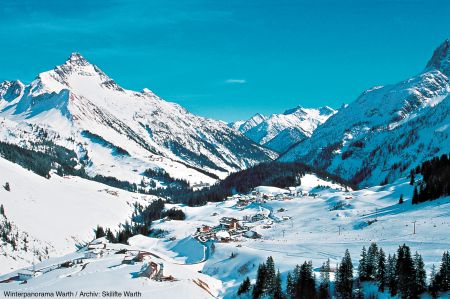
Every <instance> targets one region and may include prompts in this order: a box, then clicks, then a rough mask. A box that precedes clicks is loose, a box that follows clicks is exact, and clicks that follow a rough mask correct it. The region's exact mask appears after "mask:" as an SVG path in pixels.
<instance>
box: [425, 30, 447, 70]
mask: <svg viewBox="0 0 450 299" xmlns="http://www.w3.org/2000/svg"><path fill="white" fill-rule="evenodd" d="M433 68H434V69H438V70H440V71H441V72H442V73H444V74H445V75H447V76H450V40H448V39H446V40H445V41H444V42H443V43H442V44H441V45H440V46H439V47H437V48H436V50H434V53H433V56H432V57H431V59H430V60H429V61H428V63H427V66H426V69H433Z"/></svg>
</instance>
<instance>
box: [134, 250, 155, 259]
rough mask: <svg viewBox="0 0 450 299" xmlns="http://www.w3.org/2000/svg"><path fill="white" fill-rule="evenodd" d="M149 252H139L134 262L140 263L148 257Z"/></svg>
mask: <svg viewBox="0 0 450 299" xmlns="http://www.w3.org/2000/svg"><path fill="white" fill-rule="evenodd" d="M150 256H151V254H150V252H146V251H139V253H138V254H137V255H136V256H135V257H134V261H135V262H142V261H143V260H144V259H145V258H146V257H150Z"/></svg>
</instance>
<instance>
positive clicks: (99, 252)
mask: <svg viewBox="0 0 450 299" xmlns="http://www.w3.org/2000/svg"><path fill="white" fill-rule="evenodd" d="M119 246H120V245H119ZM113 254H124V255H125V256H124V258H123V260H122V262H121V264H128V265H132V264H135V263H143V266H142V268H141V271H140V272H139V277H147V278H150V279H153V280H156V281H165V280H173V279H174V278H173V277H171V276H169V277H165V276H164V275H163V269H164V265H163V263H162V262H161V261H160V258H159V257H158V256H156V255H154V254H152V253H150V252H147V251H142V250H129V249H125V248H118V246H117V244H110V243H108V242H107V241H106V239H105V238H100V239H97V240H94V241H93V242H91V243H89V244H88V245H87V247H86V251H84V252H80V254H79V255H77V256H75V257H73V258H71V259H68V260H65V261H62V262H60V263H58V264H52V265H50V266H46V267H42V268H39V269H35V268H34V266H33V267H32V268H30V269H24V270H21V271H19V272H18V273H17V277H14V279H13V280H19V281H23V282H24V283H26V282H27V281H28V280H30V279H32V278H34V277H37V276H40V275H42V274H44V273H47V272H50V271H53V270H56V269H61V268H69V267H73V266H75V265H79V264H82V265H85V264H86V262H85V260H92V259H99V258H102V257H105V256H108V255H113ZM156 261H159V262H156ZM8 281H9V280H8ZM8 281H5V282H8Z"/></svg>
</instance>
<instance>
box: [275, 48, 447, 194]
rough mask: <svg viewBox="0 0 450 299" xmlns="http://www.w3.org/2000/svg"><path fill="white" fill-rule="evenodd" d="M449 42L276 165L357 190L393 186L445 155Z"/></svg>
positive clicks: (370, 93)
mask: <svg viewBox="0 0 450 299" xmlns="http://www.w3.org/2000/svg"><path fill="white" fill-rule="evenodd" d="M449 44H450V42H449V41H448V40H447V41H445V42H444V43H443V44H442V45H440V46H439V47H438V48H437V49H436V51H435V52H434V54H433V56H432V58H431V59H430V61H429V62H428V64H427V65H426V68H425V70H424V71H423V72H421V73H420V74H418V75H416V76H414V77H412V78H410V79H407V80H404V81H402V82H400V83H397V84H393V85H388V86H377V87H374V88H371V89H369V90H366V91H365V92H363V93H362V94H361V96H359V97H358V98H357V99H356V100H355V101H354V102H352V103H350V104H349V105H348V106H347V107H345V108H343V109H341V110H339V112H338V113H336V114H335V115H333V116H332V117H330V118H329V119H328V121H327V122H325V123H324V124H323V125H322V126H320V127H319V128H318V129H317V130H316V131H314V133H313V134H312V136H311V138H309V139H305V140H304V141H302V142H300V143H299V144H298V145H296V146H295V147H293V148H292V149H290V150H289V151H288V152H286V153H284V154H283V155H282V156H281V157H280V158H279V159H280V161H302V162H303V163H307V164H309V165H312V166H314V167H318V168H321V169H324V170H327V171H328V172H331V173H334V174H336V175H338V176H341V177H342V178H344V179H347V180H350V181H352V182H353V183H355V184H358V185H359V186H360V187H364V186H373V185H377V184H380V183H386V182H393V181H394V180H395V179H397V178H399V177H401V176H402V175H405V174H408V173H409V171H410V170H411V169H413V168H415V167H416V166H418V165H419V164H420V163H421V162H423V161H425V160H428V159H431V158H433V157H435V156H440V155H442V154H445V153H448V152H449V151H450V139H449V132H450V131H449V129H450V128H449V125H448V124H449V123H450V98H449V94H450V85H449V76H450V73H449V67H448V66H449V65H450V54H449V53H450V46H449Z"/></svg>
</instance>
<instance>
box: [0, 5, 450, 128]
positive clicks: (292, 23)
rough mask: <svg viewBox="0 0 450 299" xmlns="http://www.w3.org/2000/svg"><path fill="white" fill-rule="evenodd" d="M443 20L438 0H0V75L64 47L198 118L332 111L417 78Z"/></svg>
mask: <svg viewBox="0 0 450 299" xmlns="http://www.w3.org/2000/svg"><path fill="white" fill-rule="evenodd" d="M449 16H450V1H448V0H442V1H440V0H420V1H419V0H372V1H369V0H354V1H352V0H297V1H294V0H277V1H267V0H240V1H237V0H224V1H216V0H214V1H206V0H183V1H175V0H172V1H162V0H159V1H151V0H110V1H96V0H77V1H71V0H65V1H60V0H41V1H35V0H27V1H20V0H18V1H6V0H0V37H1V46H0V80H5V79H20V80H22V81H24V82H30V81H31V80H32V79H33V78H34V77H35V76H36V75H37V74H38V73H39V72H42V71H44V70H48V69H51V68H52V67H53V66H55V65H57V64H61V63H63V62H64V61H65V60H66V58H67V57H68V56H69V54H70V53H71V52H75V51H76V52H80V53H82V54H83V55H84V56H85V57H86V58H87V59H88V60H89V61H91V62H92V63H94V64H96V65H98V66H99V67H100V68H102V69H103V71H105V72H106V73H107V74H108V75H110V76H111V77H112V78H114V79H115V80H116V81H117V82H118V83H119V84H120V85H122V86H123V87H125V88H129V89H135V90H141V89H142V88H144V87H147V88H149V89H151V90H153V91H154V92H155V93H157V94H158V95H160V96H161V97H163V98H164V99H166V100H170V101H174V102H177V103H180V104H181V105H183V106H184V107H186V108H187V109H189V110H190V111H192V112H194V113H197V114H200V115H203V116H208V117H213V118H218V119H222V120H226V121H232V120H236V119H241V118H247V117H249V116H251V115H253V114H254V113H255V112H261V113H266V114H269V113H275V112H282V111H284V110H285V109H288V108H291V107H294V106H297V105H302V106H305V107H319V106H323V105H329V106H331V107H334V108H337V107H339V106H340V105H341V104H342V103H348V102H351V101H353V100H354V99H355V98H356V97H357V96H358V95H359V94H360V93H361V92H362V91H363V90H364V89H367V88H370V87H371V86H374V85H384V84H388V83H395V82H397V81H399V80H402V79H405V78H407V77H409V76H411V75H414V74H416V73H418V72H420V71H421V70H422V69H423V67H424V66H425V64H426V62H427V60H428V59H429V57H430V56H431V54H432V52H433V50H434V48H436V47H437V46H438V45H439V44H440V43H442V42H443V41H444V40H445V39H446V38H449V37H450V21H449Z"/></svg>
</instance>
